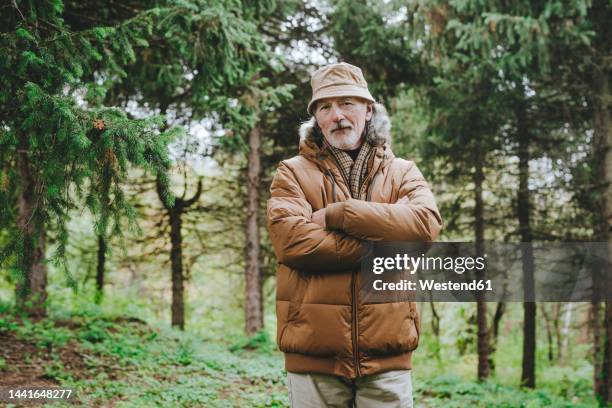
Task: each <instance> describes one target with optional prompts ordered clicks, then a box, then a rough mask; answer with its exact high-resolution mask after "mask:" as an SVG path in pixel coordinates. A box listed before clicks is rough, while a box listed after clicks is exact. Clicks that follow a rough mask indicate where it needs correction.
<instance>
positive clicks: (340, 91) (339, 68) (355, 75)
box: [307, 62, 376, 115]
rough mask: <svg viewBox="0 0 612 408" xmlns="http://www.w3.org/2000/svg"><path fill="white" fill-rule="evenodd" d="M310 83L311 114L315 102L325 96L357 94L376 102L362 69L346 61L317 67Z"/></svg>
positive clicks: (309, 106)
mask: <svg viewBox="0 0 612 408" xmlns="http://www.w3.org/2000/svg"><path fill="white" fill-rule="evenodd" d="M310 85H311V86H312V99H311V100H310V103H309V104H308V108H307V110H308V113H309V114H311V115H314V113H313V112H312V108H313V105H314V103H315V102H316V101H318V100H320V99H323V98H334V97H340V96H357V97H359V98H363V99H367V100H368V101H370V102H372V103H376V101H375V100H374V98H373V97H372V95H371V94H370V91H368V83H367V82H366V80H365V78H364V77H363V73H362V72H361V69H360V68H358V67H356V66H354V65H351V64H347V63H346V62H340V63H337V64H330V65H326V66H324V67H321V68H319V69H317V70H316V71H315V72H314V74H312V77H311V78H310Z"/></svg>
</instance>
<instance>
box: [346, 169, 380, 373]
mask: <svg viewBox="0 0 612 408" xmlns="http://www.w3.org/2000/svg"><path fill="white" fill-rule="evenodd" d="M381 166H382V163H380V165H379V166H378V168H377V169H376V170H375V171H376V173H375V174H374V176H373V177H372V180H371V181H370V185H369V186H368V193H367V194H366V201H370V199H371V198H372V186H373V185H374V182H375V181H376V177H378V173H379V170H380V168H381ZM352 278H353V282H352V284H351V291H352V292H353V293H352V295H353V321H354V322H355V323H354V326H355V327H354V330H353V351H354V359H355V368H356V369H357V377H361V370H360V368H359V320H358V319H357V304H358V301H357V276H356V273H355V271H353V276H352Z"/></svg>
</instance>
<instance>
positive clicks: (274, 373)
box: [0, 313, 595, 407]
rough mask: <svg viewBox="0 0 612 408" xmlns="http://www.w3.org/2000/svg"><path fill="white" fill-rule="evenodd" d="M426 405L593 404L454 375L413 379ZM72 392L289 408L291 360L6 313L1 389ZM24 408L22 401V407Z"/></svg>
mask: <svg viewBox="0 0 612 408" xmlns="http://www.w3.org/2000/svg"><path fill="white" fill-rule="evenodd" d="M413 381H414V386H415V394H414V395H415V402H416V406H417V407H465V406H472V407H592V406H595V404H594V401H593V400H592V397H590V396H589V395H588V394H586V392H587V391H584V393H585V394H584V395H579V394H576V395H573V396H572V397H571V398H568V397H567V396H566V397H565V398H564V397H563V396H559V395H551V394H550V393H547V392H545V391H543V390H535V391H524V390H518V389H517V388H516V387H512V386H506V385H501V384H497V383H492V382H491V383H484V384H479V383H476V382H466V381H463V380H461V379H459V378H457V377H453V376H449V375H444V376H437V377H434V378H430V379H427V380H419V379H418V378H417V379H413ZM17 386H19V387H26V386H27V387H41V388H44V387H47V388H48V387H52V386H55V387H58V386H59V387H71V388H74V389H75V394H76V399H75V400H74V401H73V404H68V403H64V404H62V403H59V404H58V403H54V404H52V406H53V407H58V406H75V405H76V406H86V407H93V406H95V407H153V406H164V407H174V406H180V407H287V406H288V397H287V392H286V383H285V373H284V371H283V359H282V355H281V354H280V353H279V352H278V351H276V349H275V346H274V342H273V341H270V340H269V338H268V337H267V336H266V335H264V334H262V335H259V336H256V337H254V338H251V339H243V340H241V341H235V342H234V343H232V344H222V343H220V342H218V341H215V342H213V341H208V340H207V339H205V338H202V337H200V336H196V335H195V334H190V333H180V332H177V331H174V330H165V329H158V328H153V327H151V326H149V325H147V324H146V323H145V322H143V321H141V320H139V319H135V318H125V317H113V318H111V317H104V316H93V315H88V314H86V313H84V314H82V315H77V316H74V315H73V316H71V317H70V318H68V319H59V320H51V319H44V320H39V321H36V322H33V321H30V320H22V319H16V318H15V317H13V316H8V315H5V316H3V315H0V388H2V387H17ZM13 406H14V405H13Z"/></svg>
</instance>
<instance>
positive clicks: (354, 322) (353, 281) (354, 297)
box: [325, 169, 361, 377]
mask: <svg viewBox="0 0 612 408" xmlns="http://www.w3.org/2000/svg"><path fill="white" fill-rule="evenodd" d="M325 175H326V176H327V177H329V180H330V181H331V183H332V201H333V202H334V203H335V202H336V178H335V177H334V175H333V174H332V172H331V169H326V170H325ZM356 285H357V282H356V276H355V271H353V272H351V298H352V300H353V316H352V317H353V318H352V319H351V320H352V322H351V334H352V340H353V361H354V363H355V369H356V370H357V377H361V370H360V369H359V346H358V343H357V337H358V333H357V330H358V327H357V293H356V289H355V286H356Z"/></svg>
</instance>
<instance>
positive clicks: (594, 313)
mask: <svg viewBox="0 0 612 408" xmlns="http://www.w3.org/2000/svg"><path fill="white" fill-rule="evenodd" d="M589 314H590V316H589V317H590V319H589V323H590V325H591V333H592V336H593V392H594V393H595V395H602V393H603V379H602V363H603V353H602V352H603V349H602V347H601V323H602V320H601V304H600V302H598V301H594V302H591V309H590V313H589Z"/></svg>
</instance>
